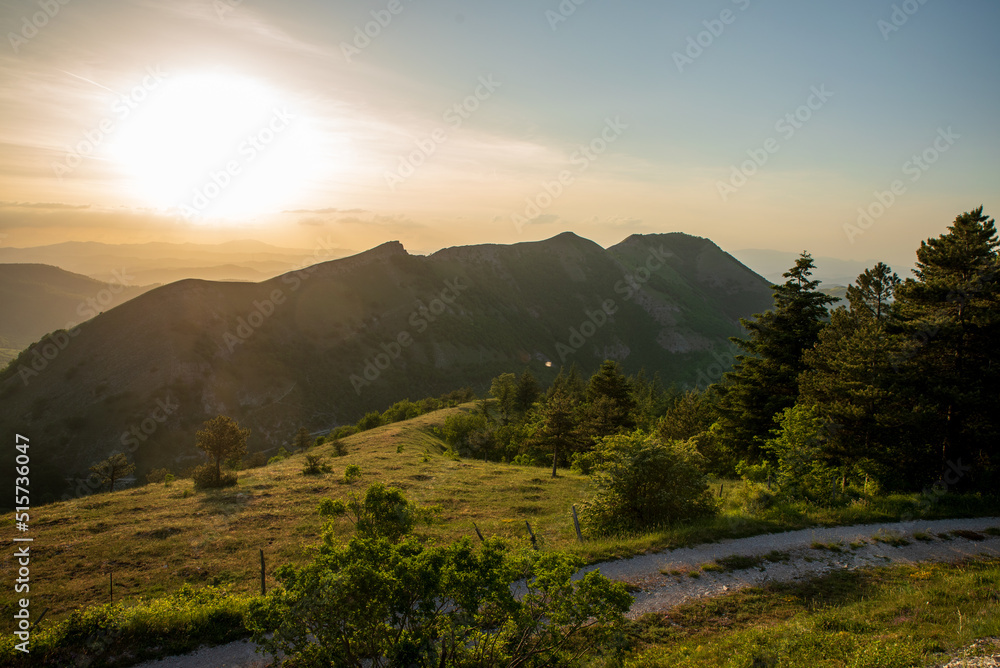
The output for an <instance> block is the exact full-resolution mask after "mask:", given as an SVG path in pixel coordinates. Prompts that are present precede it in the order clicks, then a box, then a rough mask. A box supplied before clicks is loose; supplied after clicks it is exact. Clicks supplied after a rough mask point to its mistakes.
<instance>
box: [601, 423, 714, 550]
mask: <svg viewBox="0 0 1000 668" xmlns="http://www.w3.org/2000/svg"><path fill="white" fill-rule="evenodd" d="M592 457H593V469H594V475H593V478H594V485H595V487H596V488H597V491H596V493H595V495H594V498H593V499H592V500H590V501H589V502H587V503H585V504H584V506H583V512H582V515H583V517H584V521H585V522H586V523H587V524H588V525H589V526H590V527H592V528H593V530H594V531H596V532H597V533H599V534H621V533H631V532H637V531H644V530H649V529H654V528H656V527H663V526H668V525H670V524H674V523H678V522H684V521H689V520H693V519H696V518H699V517H706V516H710V515H713V514H714V513H715V512H716V505H715V502H714V500H713V498H712V495H711V492H710V491H709V489H708V484H707V480H706V477H705V474H704V473H702V471H701V470H700V468H699V461H700V457H699V455H698V453H697V452H696V451H694V450H693V449H692V448H690V447H689V446H688V445H686V444H684V443H679V442H670V441H668V442H663V441H661V440H660V439H658V438H656V437H655V436H648V435H646V434H645V433H643V432H640V431H637V432H634V433H632V434H629V435H619V436H610V437H605V438H603V439H601V440H600V441H599V442H598V443H597V444H596V446H595V448H594V452H593V454H592Z"/></svg>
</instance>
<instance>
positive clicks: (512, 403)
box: [490, 373, 518, 425]
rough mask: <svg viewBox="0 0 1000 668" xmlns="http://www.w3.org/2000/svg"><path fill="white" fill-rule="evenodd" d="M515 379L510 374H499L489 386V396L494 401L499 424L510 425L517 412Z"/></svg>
mask: <svg viewBox="0 0 1000 668" xmlns="http://www.w3.org/2000/svg"><path fill="white" fill-rule="evenodd" d="M517 389H518V387H517V377H516V376H515V375H514V374H512V373H504V374H500V375H499V376H497V377H496V378H494V379H493V383H492V384H491V385H490V396H491V397H493V398H494V399H495V400H496V403H497V410H498V411H499V413H500V424H501V425H505V424H509V423H510V419H511V417H512V416H513V415H514V413H515V411H516V410H517Z"/></svg>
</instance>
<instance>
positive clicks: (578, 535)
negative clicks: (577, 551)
mask: <svg viewBox="0 0 1000 668" xmlns="http://www.w3.org/2000/svg"><path fill="white" fill-rule="evenodd" d="M573 528H574V529H576V539H577V540H578V541H579V542H581V543H582V542H583V534H582V533H581V532H580V518H579V517H577V515H576V504H575V503H574V504H573Z"/></svg>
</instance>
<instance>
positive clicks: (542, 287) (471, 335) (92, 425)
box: [0, 233, 772, 495]
mask: <svg viewBox="0 0 1000 668" xmlns="http://www.w3.org/2000/svg"><path fill="white" fill-rule="evenodd" d="M771 303H772V302H771V292H770V287H769V284H768V282H767V281H765V280H764V279H763V278H761V277H760V276H758V275H756V274H754V273H753V272H752V271H750V270H749V269H747V268H746V267H745V266H743V265H742V264H740V263H739V262H737V261H736V260H735V259H733V258H732V257H731V256H729V255H727V254H726V253H724V252H723V251H722V250H720V249H719V248H718V246H716V245H715V244H713V243H712V242H711V241H708V240H706V239H701V238H697V237H691V236H688V235H684V234H664V235H646V236H632V237H629V238H628V239H626V240H625V241H623V242H621V243H620V244H618V245H616V246H613V247H611V248H609V249H607V250H605V249H603V248H601V247H600V246H598V245H597V244H595V243H593V242H591V241H588V240H586V239H582V238H580V237H578V236H576V235H573V234H570V233H565V234H561V235H559V236H557V237H554V238H552V239H548V240H546V241H541V242H532V243H520V244H515V245H511V246H502V245H479V246H465V247H456V248H446V249H443V250H440V251H438V252H436V253H433V254H432V255H430V256H426V257H425V256H415V255H410V254H408V253H407V252H406V251H405V250H404V248H403V247H402V245H401V244H399V243H398V242H389V243H386V244H383V245H382V246H379V247H377V248H374V249H372V250H369V251H367V252H364V253H361V254H359V255H355V256H353V257H349V258H344V259H339V260H334V261H331V262H324V263H322V264H318V265H313V266H311V267H308V268H305V269H301V270H298V271H293V272H290V273H286V274H283V275H281V276H278V277H275V278H273V279H270V280H267V281H263V282H260V283H221V282H208V281H202V280H185V281H179V282H177V283H173V284H170V285H166V286H162V287H159V288H156V289H155V290H151V291H149V292H147V293H145V294H143V295H142V296H140V297H138V298H136V299H133V300H131V301H129V302H127V303H125V304H122V305H121V306H118V307H116V308H113V309H111V310H109V311H106V312H104V313H102V314H101V315H99V316H97V317H96V318H94V319H92V320H90V321H88V322H86V323H84V324H83V325H81V326H80V328H79V333H78V334H77V335H76V336H75V337H72V339H69V338H67V337H66V336H62V337H60V336H59V335H56V336H54V337H52V338H51V340H46V341H43V342H42V343H41V344H39V345H36V346H34V347H33V348H32V349H31V350H27V351H25V352H24V353H22V355H21V356H20V357H19V359H18V360H15V362H14V363H12V364H11V365H10V366H8V368H7V369H6V370H5V371H4V372H3V374H0V399H2V400H3V402H4V406H5V410H4V412H3V415H2V416H0V425H2V427H3V428H4V429H6V430H7V431H6V432H5V433H14V432H16V433H19V434H24V435H28V436H29V437H30V438H31V439H32V442H33V443H38V444H39V445H37V446H36V448H34V449H33V455H32V457H33V458H32V487H33V490H35V491H34V493H35V494H38V493H39V490H40V489H44V490H45V492H46V493H48V494H50V495H59V494H62V493H63V491H64V487H65V486H66V481H67V479H70V480H71V481H72V479H74V478H78V477H81V478H82V477H84V474H85V473H86V471H87V467H88V466H89V465H91V464H92V463H94V462H95V461H98V460H100V459H103V458H105V457H107V456H108V455H109V454H111V453H112V452H114V451H124V452H126V453H127V454H129V455H130V457H134V460H135V462H136V464H137V466H138V470H137V471H136V474H137V475H138V476H139V477H142V476H143V475H144V473H145V472H146V471H148V470H149V469H151V468H154V467H160V466H169V467H172V468H175V469H176V468H178V467H181V466H184V465H186V464H187V463H191V462H197V461H200V454H199V453H198V452H197V451H196V450H195V449H194V447H193V443H194V433H195V431H196V430H197V429H198V428H199V427H200V425H201V423H202V422H203V421H204V420H206V419H208V418H210V417H213V416H215V415H217V414H226V415H230V416H232V417H233V418H235V419H237V420H238V421H239V422H240V423H241V424H243V425H245V426H248V427H250V428H251V429H252V432H253V433H252V435H251V438H250V448H251V450H266V449H270V448H274V447H277V446H278V445H280V444H282V443H285V442H287V441H288V440H289V439H290V437H291V436H292V435H293V434H294V433H295V431H296V430H297V429H298V428H299V427H300V426H306V427H307V428H308V429H310V431H315V430H319V429H327V428H330V427H333V426H335V425H338V424H345V423H351V422H354V421H356V420H357V419H358V418H359V417H361V416H362V415H363V414H364V413H365V412H366V411H368V410H383V409H385V408H386V407H388V406H389V405H390V404H392V403H393V402H395V401H398V400H401V399H404V398H410V399H419V398H422V397H425V396H428V395H438V394H441V393H442V392H446V391H450V390H452V389H456V388H459V387H462V386H467V385H468V386H473V387H474V388H475V389H477V390H478V391H480V392H484V391H485V390H486V389H487V388H488V385H489V381H490V379H491V378H492V377H494V376H496V375H497V374H500V373H503V372H507V371H515V372H519V371H521V370H522V369H524V368H530V369H531V370H532V371H533V372H534V373H535V374H536V376H538V377H539V378H541V379H543V380H545V381H548V380H551V379H552V378H553V377H554V376H555V374H556V373H557V372H558V369H559V368H560V367H561V366H567V367H568V366H570V365H573V364H576V365H578V366H579V367H580V370H581V372H583V373H590V372H592V371H593V370H595V369H596V368H597V366H598V365H599V364H600V362H601V361H602V360H604V359H606V358H612V359H617V360H620V361H621V362H622V364H623V365H624V367H625V368H626V370H627V371H629V372H636V371H639V370H640V369H643V368H644V369H645V370H646V371H647V372H648V373H650V374H652V373H654V372H655V373H659V374H660V376H661V378H662V379H663V381H664V382H665V383H668V384H669V383H677V384H679V385H691V384H694V383H695V382H698V381H699V380H700V381H702V382H705V381H711V380H715V379H717V377H718V376H719V375H720V374H721V372H722V370H723V368H724V366H725V365H726V360H727V359H731V358H729V357H728V355H729V354H730V353H729V345H728V341H727V337H729V336H731V335H735V334H738V333H740V328H739V325H738V321H739V318H740V317H745V316H748V315H750V314H752V313H756V312H760V311H763V310H766V309H768V308H770V307H771ZM32 364H34V365H35V367H37V368H33V367H32V366H31V365H32Z"/></svg>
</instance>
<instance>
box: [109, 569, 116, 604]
mask: <svg viewBox="0 0 1000 668" xmlns="http://www.w3.org/2000/svg"><path fill="white" fill-rule="evenodd" d="M108 596H109V597H111V602H112V603H114V602H115V572H114V571H108Z"/></svg>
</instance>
